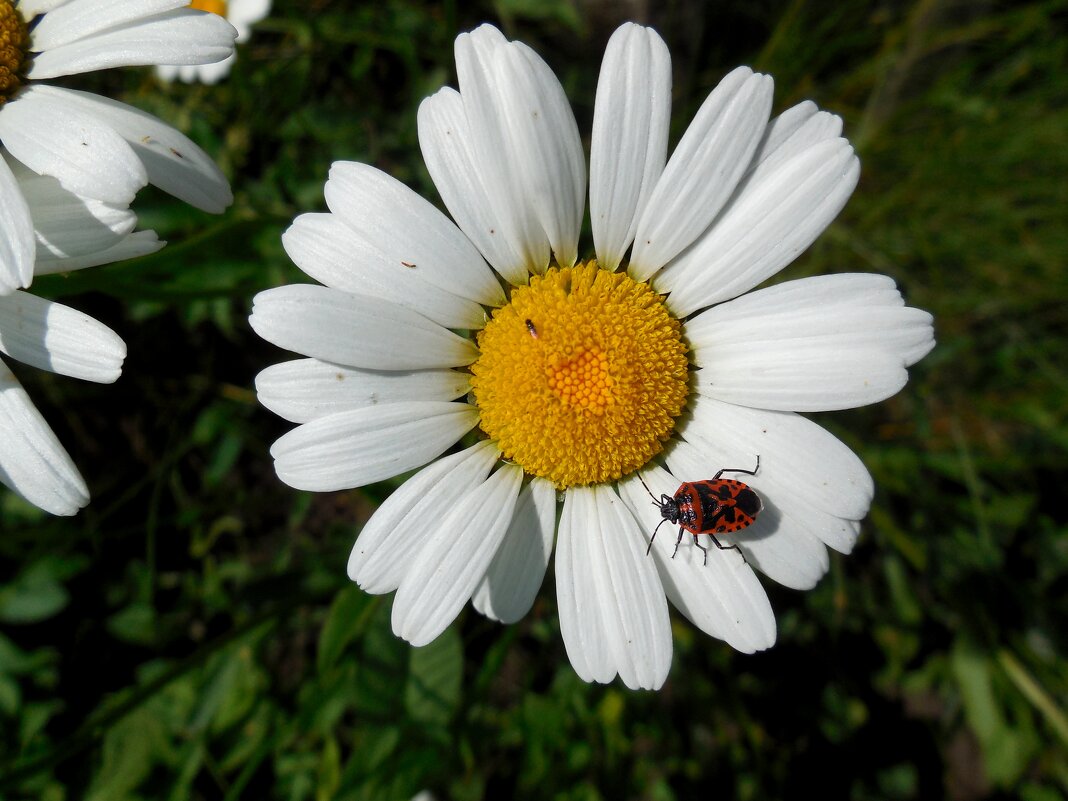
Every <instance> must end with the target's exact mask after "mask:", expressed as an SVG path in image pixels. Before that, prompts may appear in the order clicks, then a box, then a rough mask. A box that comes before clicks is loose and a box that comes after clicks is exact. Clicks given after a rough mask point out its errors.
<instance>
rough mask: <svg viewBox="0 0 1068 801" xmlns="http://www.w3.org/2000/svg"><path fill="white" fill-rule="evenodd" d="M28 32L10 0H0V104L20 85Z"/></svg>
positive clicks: (28, 41) (22, 76) (24, 64)
mask: <svg viewBox="0 0 1068 801" xmlns="http://www.w3.org/2000/svg"><path fill="white" fill-rule="evenodd" d="M29 44H30V34H29V31H28V30H27V29H26V22H25V21H24V20H23V19H22V15H21V14H20V13H19V12H18V10H17V9H16V8H15V4H14V3H12V2H11V0H0V106H3V105H4V103H6V102H7V101H8V100H9V99H10V98H11V97H12V95H14V94H15V92H17V91H18V90H19V87H20V86H22V81H23V78H25V75H24V74H23V70H24V69H25V67H26V51H27V49H28V48H29Z"/></svg>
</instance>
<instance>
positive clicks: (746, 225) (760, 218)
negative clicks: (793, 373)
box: [656, 139, 860, 316]
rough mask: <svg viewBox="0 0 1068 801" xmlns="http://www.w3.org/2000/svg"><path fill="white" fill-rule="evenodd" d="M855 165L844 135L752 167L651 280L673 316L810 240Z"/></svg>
mask: <svg viewBox="0 0 1068 801" xmlns="http://www.w3.org/2000/svg"><path fill="white" fill-rule="evenodd" d="M859 176H860V162H859V161H858V160H857V157H856V156H855V155H854V154H853V148H852V147H851V146H850V145H849V143H848V142H847V141H846V140H845V139H831V140H826V141H823V142H819V143H818V144H816V145H813V146H812V147H809V148H808V149H807V150H805V151H803V152H802V153H800V154H799V155H797V156H794V157H793V158H791V159H789V160H787V161H786V162H785V163H779V160H778V159H777V158H776V157H775V155H772V156H770V157H769V158H768V159H767V160H766V161H765V162H764V164H762V165H760V166H759V167H757V169H756V170H755V171H754V173H753V175H752V177H751V179H750V180H749V181H748V182H747V183H746V186H745V188H744V190H743V191H742V192H740V193H739V195H738V196H737V197H736V198H735V199H734V200H733V202H732V203H731V205H730V207H729V208H728V209H727V210H726V211H725V212H724V213H723V215H722V216H721V217H720V219H718V220H717V221H716V224H715V225H714V226H713V227H712V229H711V230H710V231H709V232H708V234H706V235H705V236H704V237H702V238H701V239H700V240H698V241H697V242H696V243H695V244H694V245H693V247H691V248H690V249H689V250H687V251H686V252H685V253H683V254H682V255H681V256H679V258H678V259H676V260H675V261H674V262H672V263H671V264H670V265H668V267H667V268H666V269H665V270H664V271H663V272H662V273H661V274H660V275H659V276H657V279H656V286H657V289H658V290H659V291H662V292H671V300H670V301H669V304H670V306H671V309H672V311H673V312H674V313H675V314H676V315H678V316H686V315H688V314H690V313H691V312H693V311H695V310H697V309H699V308H702V307H704V306H709V305H711V304H713V303H718V302H720V301H723V300H726V299H728V298H732V297H736V296H738V295H740V294H742V293H743V292H746V291H747V290H749V289H752V288H753V287H754V286H756V285H757V284H759V283H761V282H762V281H763V280H764V279H766V278H768V277H770V276H772V275H774V274H775V273H777V272H778V271H779V270H781V269H782V268H783V267H785V266H786V265H787V264H789V263H790V262H791V261H793V260H794V259H795V258H797V256H798V255H800V254H801V253H802V252H803V251H804V250H805V249H806V248H807V247H808V246H809V245H811V244H812V243H813V242H814V241H815V240H816V237H818V236H819V235H820V234H821V233H823V230H824V229H825V228H826V227H827V226H828V225H830V223H831V221H832V220H833V219H834V218H835V217H837V216H838V212H840V211H841V210H842V207H843V206H845V203H846V201H847V200H848V199H849V196H850V195H851V194H853V189H854V188H855V187H856V185H857V180H858V178H859Z"/></svg>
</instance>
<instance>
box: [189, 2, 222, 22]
mask: <svg viewBox="0 0 1068 801" xmlns="http://www.w3.org/2000/svg"><path fill="white" fill-rule="evenodd" d="M189 7H190V8H197V9H200V10H201V11H210V12H211V13H212V14H218V15H219V16H220V17H222V18H223V19H226V0H192V2H190V4H189Z"/></svg>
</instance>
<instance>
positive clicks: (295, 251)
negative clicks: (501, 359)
mask: <svg viewBox="0 0 1068 801" xmlns="http://www.w3.org/2000/svg"><path fill="white" fill-rule="evenodd" d="M282 245H283V247H285V249H286V253H288V254H289V257H290V258H291V259H293V263H294V264H296V265H297V266H298V267H300V269H302V270H303V271H304V272H306V273H307V274H308V275H310V276H311V277H312V278H314V279H316V280H317V281H321V282H322V283H324V284H326V285H327V286H329V287H333V288H334V289H340V290H342V291H343V292H351V293H353V294H355V295H363V296H369V297H373V298H381V299H382V300H386V301H389V302H391V303H396V304H399V305H401V306H404V307H406V308H409V309H412V310H414V311H417V312H419V314H421V315H423V316H424V317H427V318H429V319H431V320H433V321H434V322H436V323H438V324H439V325H442V326H445V327H447V328H448V327H455V328H481V327H482V326H484V325H485V324H486V314H485V311H484V310H483V308H482V307H481V306H480V305H478V303H476V302H475V301H473V300H471V299H469V298H462V297H460V296H458V295H456V294H454V293H452V292H449V291H446V290H443V289H441V288H439V287H436V286H434V285H433V284H430V283H428V282H427V281H425V280H424V279H423V277H422V275H421V274H420V272H419V264H420V262H406V261H403V260H400V259H395V258H392V257H389V256H387V254H386V253H385V252H383V251H381V250H379V249H377V248H375V247H373V246H370V245H369V244H368V243H367V242H366V241H365V240H362V239H360V238H359V236H358V235H357V234H356V233H355V232H353V231H352V229H350V228H349V227H348V226H347V225H345V224H344V223H343V222H342V221H341V220H340V219H339V217H338V215H336V214H301V215H300V216H299V217H297V219H296V220H294V221H293V225H291V226H290V227H289V229H288V230H286V232H285V233H283V234H282ZM475 258H477V259H478V260H479V261H481V260H482V259H481V257H480V256H478V255H477V254H476V255H475ZM425 263H426V262H423V264H425Z"/></svg>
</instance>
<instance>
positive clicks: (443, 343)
mask: <svg viewBox="0 0 1068 801" xmlns="http://www.w3.org/2000/svg"><path fill="white" fill-rule="evenodd" d="M249 322H250V323H251V324H252V328H253V330H254V331H255V332H256V333H257V334H259V335H260V336H261V337H263V338H264V339H266V340H267V341H268V342H273V343H274V344H275V345H278V346H279V347H282V348H286V349H287V350H292V351H295V352H297V353H301V354H304V355H306V356H313V357H315V358H316V359H321V360H323V361H327V362H335V363H337V364H344V365H347V366H350V367H364V368H368V369H371V370H420V369H424V368H432V367H459V366H461V365H465V364H469V363H471V362H472V361H474V360H475V359H476V358H477V357H478V351H477V349H476V348H475V346H474V343H472V342H471V341H470V340H468V339H464V338H462V337H459V336H457V335H456V334H454V333H452V332H451V331H449V330H448V329H446V328H442V327H441V326H440V325H438V324H437V323H434V322H431V321H430V320H428V319H427V318H426V317H423V316H422V315H421V314H418V313H417V312H414V311H412V310H411V309H406V308H404V307H402V306H397V305H395V304H393V303H389V302H388V301H385V300H379V299H377V298H369V297H364V296H361V295H349V294H347V293H345V292H339V291H338V290H336V289H329V288H328V287H321V286H312V285H311V284H292V285H290V286H282V287H276V288H275V289H268V290H266V291H264V292H260V293H259V294H258V295H256V297H255V298H254V299H253V306H252V316H251V317H249Z"/></svg>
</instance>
